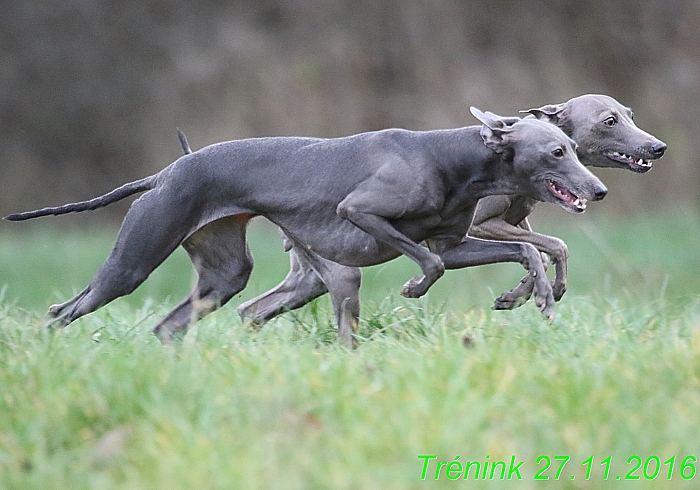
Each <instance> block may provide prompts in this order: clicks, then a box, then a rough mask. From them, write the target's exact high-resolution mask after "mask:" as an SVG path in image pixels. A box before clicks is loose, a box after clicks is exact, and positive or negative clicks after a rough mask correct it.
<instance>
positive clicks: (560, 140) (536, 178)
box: [471, 107, 608, 213]
mask: <svg viewBox="0 0 700 490" xmlns="http://www.w3.org/2000/svg"><path fill="white" fill-rule="evenodd" d="M471 112H472V114H473V115H474V117H476V118H477V119H479V121H481V123H482V127H481V130H480V133H481V137H482V139H483V140H484V144H485V145H486V146H488V147H489V148H490V149H492V150H493V151H495V152H496V153H499V154H500V155H501V157H502V160H503V161H504V164H505V165H506V168H504V169H503V175H504V176H505V178H509V179H512V182H514V183H515V186H516V189H517V193H518V194H521V195H524V196H527V197H531V198H533V199H537V200H538V201H547V202H553V203H556V204H559V205H560V206H561V207H563V208H564V209H566V210H567V211H570V212H573V213H581V212H583V211H584V210H585V209H586V202H587V201H589V200H590V201H597V200H600V199H603V198H604V197H605V195H606V194H607V192H608V190H607V188H606V187H605V186H604V185H603V183H602V182H601V181H600V180H598V178H597V177H596V176H595V175H593V174H592V173H591V172H590V171H589V170H588V169H586V168H585V167H584V166H583V165H581V162H580V161H579V159H578V157H577V155H576V143H574V141H573V140H572V139H571V138H569V137H568V136H567V135H566V134H564V132H563V131H562V130H561V129H559V128H558V127H556V126H555V125H553V124H549V123H546V122H544V121H540V120H538V119H536V118H525V119H518V118H502V117H499V116H497V115H495V114H492V113H490V112H486V113H483V112H481V111H479V110H478V109H475V108H473V107H472V108H471Z"/></svg>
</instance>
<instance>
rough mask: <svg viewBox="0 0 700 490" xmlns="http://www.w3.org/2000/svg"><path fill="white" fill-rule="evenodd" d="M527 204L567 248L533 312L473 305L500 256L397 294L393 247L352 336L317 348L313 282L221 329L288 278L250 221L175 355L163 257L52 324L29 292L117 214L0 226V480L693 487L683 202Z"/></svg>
mask: <svg viewBox="0 0 700 490" xmlns="http://www.w3.org/2000/svg"><path fill="white" fill-rule="evenodd" d="M542 211H543V216H544V215H546V214H547V213H556V212H557V211H555V210H554V209H552V208H547V207H545V208H544V209H543V210H542ZM542 221H543V220H541V219H540V220H536V221H535V224H534V226H535V227H536V229H538V230H540V231H544V232H548V233H551V234H555V235H557V236H560V237H562V238H563V239H565V241H566V242H567V243H568V244H569V249H570V252H571V259H570V289H569V292H568V293H567V294H566V295H565V297H564V299H563V300H562V301H561V302H560V303H559V304H558V305H557V307H556V317H555V319H554V321H553V322H551V323H548V322H546V321H544V320H543V319H542V317H541V316H540V315H539V314H538V312H537V311H536V308H535V307H534V305H532V304H526V305H525V306H523V307H521V308H519V309H517V310H515V311H512V312H494V311H491V310H490V309H489V307H490V305H491V302H492V300H493V298H494V297H495V296H496V295H498V293H500V292H501V291H503V290H505V289H509V288H510V287H512V286H514V285H516V284H517V281H518V280H519V279H520V277H522V275H523V271H522V269H521V268H520V267H519V266H517V265H513V264H503V265H494V266H489V267H482V268H477V269H473V270H467V271H459V272H449V273H447V274H446V276H445V277H444V278H442V279H441V280H440V281H439V282H438V284H437V285H436V286H435V287H434V288H433V289H432V290H431V292H430V293H429V295H428V297H427V298H423V299H421V300H405V299H403V298H401V297H399V296H398V295H397V292H398V290H399V289H400V286H401V284H403V282H404V281H405V280H407V279H408V278H409V277H411V276H412V275H414V274H415V273H417V271H418V270H417V267H416V266H415V265H414V264H412V263H411V262H410V261H407V260H397V261H394V262H392V263H390V264H388V265H384V266H379V267H374V268H371V269H368V270H366V271H365V273H364V282H363V288H362V298H363V310H362V321H361V331H360V334H361V335H362V337H363V340H362V341H361V343H360V347H359V349H357V350H356V351H354V352H350V351H347V350H344V349H342V348H340V347H338V346H337V345H336V344H335V343H334V338H335V332H334V329H333V318H332V312H331V308H330V302H329V301H328V299H326V298H321V299H320V300H318V301H316V302H315V303H313V304H311V305H309V306H307V307H305V308H304V309H302V310H300V311H299V312H297V313H295V314H291V313H290V314H286V315H284V316H283V317H281V318H279V319H277V320H275V321H273V322H271V323H269V324H267V325H266V326H264V327H263V328H262V329H260V330H257V331H256V330H252V329H248V328H242V327H241V325H240V321H239V319H238V317H237V315H236V313H235V306H236V305H237V304H239V303H240V302H241V301H243V300H245V299H247V298H250V297H252V296H253V295H255V294H258V293H260V292H263V291H264V290H265V289H267V288H269V287H270V286H272V285H274V284H275V283H276V282H277V281H279V280H280V279H281V278H282V277H284V275H285V274H286V272H287V258H286V256H285V254H284V253H283V252H282V249H281V243H280V240H279V239H278V236H277V234H276V231H275V230H274V229H272V228H271V227H269V226H265V225H264V223H254V225H253V227H252V230H251V248H252V250H253V253H254V255H255V259H256V269H255V272H254V275H253V277H252V278H251V281H250V284H249V287H248V288H247V289H246V291H244V292H243V294H242V295H241V297H240V298H236V299H235V300H234V301H232V303H231V304H230V305H228V306H226V307H225V308H223V309H221V310H219V311H218V312H216V313H215V314H212V315H210V316H209V317H207V318H205V319H204V320H203V321H201V322H199V323H198V324H197V325H196V326H195V327H194V328H193V329H191V331H190V333H189V334H188V336H187V337H186V338H185V340H184V341H183V342H182V343H181V344H179V345H177V346H176V347H173V348H163V347H162V346H161V345H160V343H159V342H158V341H157V340H156V339H155V338H154V337H153V336H152V335H151V334H150V328H151V326H152V325H153V324H154V323H155V322H156V321H157V319H158V318H159V317H160V316H162V315H164V314H165V313H167V311H169V309H170V308H172V307H173V306H174V305H175V304H176V303H177V302H179V301H180V299H181V298H182V297H184V296H185V294H186V293H187V291H188V290H189V288H190V286H191V285H192V280H193V278H192V272H191V267H190V265H189V262H188V259H187V257H186V255H185V254H184V253H182V251H179V252H178V253H177V254H175V255H174V256H173V257H172V258H171V259H169V260H168V261H167V262H166V263H165V264H164V265H163V266H162V267H161V268H160V269H159V270H158V271H157V272H156V273H155V274H154V275H153V276H152V277H151V278H150V279H149V280H148V281H147V282H146V284H144V285H143V286H142V287H141V288H139V290H137V291H136V292H135V293H134V294H132V295H131V296H129V297H127V298H123V299H120V300H118V301H115V302H114V303H112V304H111V305H109V306H107V307H105V308H102V309H101V310H99V311H98V312H96V313H94V314H92V315H89V316H87V317H85V318H83V319H81V320H78V321H77V322H75V323H74V324H72V325H70V326H69V327H68V328H66V329H64V330H63V331H61V332H60V333H57V334H53V335H52V334H48V333H47V332H45V331H44V330H43V329H42V328H41V321H42V317H43V315H44V313H45V311H46V308H47V307H48V305H50V304H51V303H53V302H58V301H63V300H65V299H67V298H69V297H70V296H72V294H74V293H75V292H77V291H79V290H80V289H82V287H84V286H85V284H86V283H87V281H88V280H89V278H90V276H91V275H92V274H93V273H94V271H95V270H96V268H97V267H98V266H99V264H100V263H101V262H102V260H103V259H104V258H105V257H106V255H107V253H108V252H109V249H110V247H111V245H112V243H113V240H114V235H115V231H114V230H87V231H85V230H83V231H82V232H78V231H75V232H70V233H69V232H66V231H60V230H59V229H57V228H52V227H54V226H58V224H59V221H58V220H55V221H53V222H51V221H48V220H45V221H41V222H37V223H33V224H31V225H23V227H22V228H21V230H22V232H21V233H18V232H17V230H18V229H20V228H18V226H17V225H15V226H13V227H10V226H9V225H7V224H6V225H3V226H2V228H1V229H0V233H1V235H0V284H3V285H4V288H3V289H2V301H0V488H2V489H5V488H7V489H64V488H65V489H68V488H70V489H94V488H109V489H111V488H123V489H161V488H162V489H191V488H206V489H233V488H242V489H258V488H259V489H307V488H309V489H316V488H318V489H408V488H443V487H444V488H514V489H515V488H517V489H529V488H540V487H541V488H584V489H585V488H600V487H606V488H607V487H616V488H664V489H665V488H697V486H698V482H700V474H696V470H698V472H699V473H700V462H697V463H696V462H695V460H694V459H693V457H694V458H700V416H699V414H700V294H698V293H699V292H700V277H699V276H698V271H699V270H700V253H698V249H697V245H696V243H697V230H698V229H700V217H699V216H698V214H697V213H692V212H682V213H681V212H678V213H666V214H663V215H662V214H659V215H656V216H654V217H651V218H650V217H646V218H644V219H642V217H641V216H640V217H639V218H626V219H624V220H623V219H619V218H618V219H614V218H612V217H605V216H601V215H595V214H594V213H590V212H589V213H588V214H587V215H584V216H582V217H569V216H563V218H562V219H561V221H560V222H556V223H545V222H542ZM433 456H434V458H433ZM610 456H611V457H612V458H611V459H606V458H608V457H610ZM563 457H568V458H569V459H568V461H566V464H565V465H564V467H563V468H562V469H561V472H560V474H559V478H558V481H557V479H556V476H557V471H558V469H559V468H560V465H561V463H562V462H564V461H565V458H563ZM591 457H593V459H590V458H591ZM689 457H690V458H689ZM672 458H673V459H672ZM548 459H549V460H550V462H551V465H550V466H549V467H547V460H548ZM628 460H629V462H628ZM500 461H503V462H504V463H505V464H504V465H501V464H497V465H495V466H493V463H494V462H500ZM637 461H639V468H636V466H637ZM443 462H444V463H445V464H442V463H443ZM468 462H479V463H480V467H479V470H480V471H482V472H483V469H484V466H485V465H486V463H488V465H489V466H488V467H487V473H486V474H485V480H484V479H482V478H481V477H482V474H480V475H479V479H477V480H475V479H474V471H475V470H476V466H475V465H473V464H472V465H471V466H470V468H471V470H470V472H469V473H468V481H466V482H465V481H464V474H463V470H464V467H465V466H466V465H467V463H468ZM520 463H522V464H520ZM519 464H520V465H519ZM503 467H505V468H506V474H505V478H506V480H508V472H509V471H510V481H506V482H504V481H501V480H499V479H498V478H499V476H500V471H501V468H503ZM492 468H495V469H496V471H495V472H494V476H493V478H492V480H491V479H490V471H491V469H492ZM460 469H461V471H458V470H460ZM424 470H425V471H424ZM540 470H543V471H542V472H541V473H540V475H539V476H540V477H548V478H549V480H548V481H546V482H544V483H542V482H540V481H536V480H535V477H536V476H537V472H538V471H540ZM606 470H607V472H608V475H607V477H608V478H607V481H605V472H606ZM669 470H671V473H670V474H671V480H670V481H669V480H668V476H669ZM587 472H589V475H588V479H586V477H587ZM436 475H437V477H438V479H437V481H436ZM422 476H424V477H425V479H422ZM518 476H520V477H521V478H522V479H521V480H519V479H518ZM617 476H619V477H620V480H623V481H618V480H617V479H616V477H617ZM627 476H629V477H635V476H636V477H639V480H633V481H631V482H630V481H624V480H625V478H626V477H627ZM652 477H655V478H654V479H651V478H652ZM684 477H685V478H687V479H684ZM452 478H455V479H452Z"/></svg>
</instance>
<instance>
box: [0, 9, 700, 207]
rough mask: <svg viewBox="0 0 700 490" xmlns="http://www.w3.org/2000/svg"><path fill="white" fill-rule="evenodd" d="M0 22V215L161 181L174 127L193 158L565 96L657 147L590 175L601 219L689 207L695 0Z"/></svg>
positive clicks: (696, 58)
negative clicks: (240, 144)
mask: <svg viewBox="0 0 700 490" xmlns="http://www.w3.org/2000/svg"><path fill="white" fill-rule="evenodd" d="M1 6H2V9H1V10H2V15H0V128H1V130H0V168H1V169H2V179H0V186H1V189H0V212H1V213H3V214H7V213H9V212H12V211H19V210H25V209H30V208H31V209H33V208H36V207H40V206H45V205H56V204H61V203H64V202H67V201H75V200H79V199H85V198H89V197H93V196H95V195H97V194H101V193H103V192H106V191H108V190H110V189H111V188H113V187H115V186H117V185H118V184H121V183H123V182H126V181H130V180H135V179H137V178H140V177H143V176H145V175H148V174H151V173H154V172H156V171H158V170H160V169H161V168H162V167H164V166H165V165H167V164H168V163H170V162H171V161H173V160H174V159H175V158H177V157H178V156H179V155H180V153H181V152H180V147H179V144H178V142H177V138H176V134H175V128H176V127H180V128H181V129H183V130H184V131H185V132H186V133H187V134H188V136H189V139H190V143H191V144H192V146H193V148H195V149H196V148H199V147H201V146H204V145H207V144H210V143H213V142H217V141H221V140H228V139H235V138H244V137H253V136H265V135H312V136H342V135H347V134H351V133H356V132H360V131H366V130H373V129H379V128H385V127H391V126H396V127H405V128H409V129H435V128H444V127H457V126H464V125H469V124H474V123H475V120H474V119H473V118H472V117H471V116H470V115H469V112H468V107H469V106H470V105H475V106H477V107H479V108H481V109H487V110H491V111H494V112H497V113H500V114H516V113H517V111H518V110H520V109H527V108H531V107H537V106H540V105H543V104H546V103H554V102H563V101H565V100H567V99H569V98H570V97H573V96H576V95H580V94H582V93H605V94H609V95H612V96H614V97H616V98H617V99H618V100H620V101H621V102H622V103H624V104H626V105H629V106H631V107H632V108H633V109H634V110H635V113H636V121H637V123H638V124H639V125H640V126H641V127H642V128H644V129H645V130H647V131H649V132H652V133H654V134H655V135H657V136H658V137H659V138H661V139H663V140H664V141H666V142H667V143H668V144H669V151H668V152H667V156H666V157H665V158H664V159H663V160H661V161H660V162H657V163H655V164H654V169H653V170H652V172H651V173H648V174H646V175H643V176H642V175H636V174H632V173H631V172H620V171H610V170H603V171H597V173H598V174H599V175H600V176H601V178H603V180H604V181H605V182H606V183H607V184H608V186H609V187H610V189H611V193H610V197H608V199H607V201H608V205H607V206H606V208H609V209H610V210H612V209H617V210H619V212H621V213H630V212H641V211H640V210H639V208H640V207H641V208H645V209H649V208H651V207H654V208H656V207H659V206H664V205H670V204H672V205H677V204H678V203H680V204H683V205H689V206H697V205H698V204H700V196H698V192H697V191H696V189H698V187H700V185H699V184H700V166H698V165H697V164H696V162H695V159H694V158H693V156H694V155H695V154H696V153H698V152H699V151H700V137H698V135H697V133H698V128H700V124H699V120H700V29H698V25H700V2H698V0H618V1H615V2H610V1H600V0H579V1H577V2H569V1H565V0H522V1H517V0H423V1H418V0H381V1H377V0H352V1H349V0H325V1H321V0H233V1H224V0H200V1H199V2H186V1H185V0H168V1H166V0H119V1H117V0H32V1H31V2H28V1H26V0H2V2H1ZM613 203H614V204H613ZM116 209H117V210H118V209H119V208H116ZM122 210H123V208H122ZM104 217H105V215H104V214H101V215H100V217H99V219H104ZM119 217H121V214H120V216H119Z"/></svg>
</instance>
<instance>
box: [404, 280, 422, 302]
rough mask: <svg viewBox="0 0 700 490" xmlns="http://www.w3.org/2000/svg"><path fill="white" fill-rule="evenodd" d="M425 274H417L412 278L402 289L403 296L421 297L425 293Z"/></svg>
mask: <svg viewBox="0 0 700 490" xmlns="http://www.w3.org/2000/svg"><path fill="white" fill-rule="evenodd" d="M424 279H425V276H416V277H414V278H412V279H410V280H409V281H408V282H407V283H406V284H404V285H403V288H402V289H401V296H403V297H404V298H420V297H421V296H423V294H425V291H423V289H424V287H423V286H422V284H423V281H424Z"/></svg>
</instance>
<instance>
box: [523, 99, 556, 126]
mask: <svg viewBox="0 0 700 490" xmlns="http://www.w3.org/2000/svg"><path fill="white" fill-rule="evenodd" d="M565 108H566V104H547V105H544V106H542V107H539V108H537V109H528V110H527V111H520V112H521V113H523V114H531V115H533V116H535V117H536V118H537V119H540V120H541V121H545V122H548V123H551V124H556V125H559V124H561V122H562V119H563V117H564V109H565Z"/></svg>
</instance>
